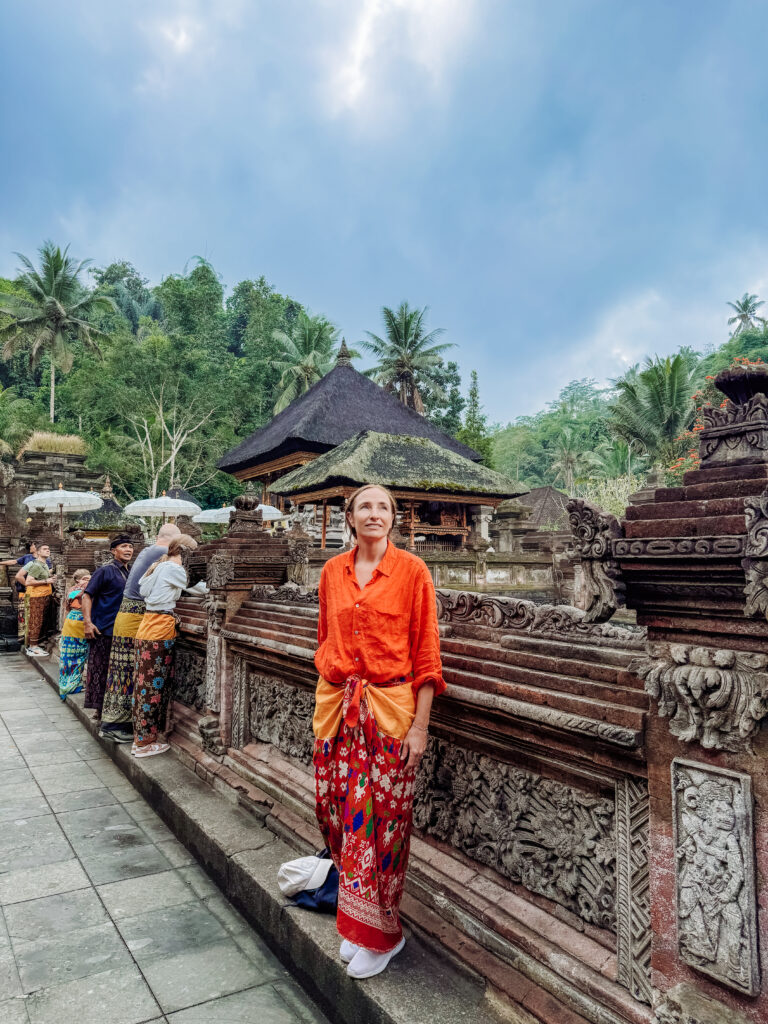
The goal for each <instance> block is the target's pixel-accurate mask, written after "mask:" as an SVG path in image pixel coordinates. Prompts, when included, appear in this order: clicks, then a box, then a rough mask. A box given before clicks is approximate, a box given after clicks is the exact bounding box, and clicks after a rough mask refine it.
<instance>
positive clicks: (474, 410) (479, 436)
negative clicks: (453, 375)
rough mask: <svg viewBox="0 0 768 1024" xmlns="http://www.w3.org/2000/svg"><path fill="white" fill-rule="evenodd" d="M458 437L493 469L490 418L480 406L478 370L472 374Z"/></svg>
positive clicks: (485, 464) (484, 463)
mask: <svg viewBox="0 0 768 1024" xmlns="http://www.w3.org/2000/svg"><path fill="white" fill-rule="evenodd" d="M456 437H457V438H458V440H459V441H461V442H462V443H463V444H466V445H469V447H470V448H474V450H475V451H476V452H477V453H478V454H479V455H482V457H483V459H482V461H483V465H484V466H488V467H489V468H491V466H492V461H493V438H492V437H491V432H490V430H489V429H488V417H487V416H486V414H485V413H484V412H483V407H482V405H481V404H480V388H479V386H478V383H477V370H473V371H472V373H471V383H470V385H469V396H468V398H467V412H466V415H465V417H464V426H463V427H462V428H461V430H459V432H458V433H457V435H456Z"/></svg>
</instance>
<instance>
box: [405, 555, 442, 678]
mask: <svg viewBox="0 0 768 1024" xmlns="http://www.w3.org/2000/svg"><path fill="white" fill-rule="evenodd" d="M410 645H411V664H412V665H413V689H414V692H416V691H418V689H419V687H421V686H423V685H424V683H433V684H434V687H435V696H437V695H438V694H439V693H442V692H443V690H444V689H445V688H446V683H445V680H444V679H443V665H442V662H441V660H440V633H439V630H438V628H437V601H436V599H435V586H434V584H433V582H432V577H431V576H430V575H429V569H427V567H426V565H425V566H424V568H423V570H421V571H420V572H419V573H418V575H417V577H416V579H415V581H414V593H413V604H412V606H411V626H410Z"/></svg>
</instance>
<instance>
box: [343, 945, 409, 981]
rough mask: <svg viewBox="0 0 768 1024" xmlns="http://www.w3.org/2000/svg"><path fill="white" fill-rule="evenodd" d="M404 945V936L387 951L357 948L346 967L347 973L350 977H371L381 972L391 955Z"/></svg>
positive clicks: (387, 964) (395, 953) (395, 954)
mask: <svg viewBox="0 0 768 1024" xmlns="http://www.w3.org/2000/svg"><path fill="white" fill-rule="evenodd" d="M404 945H405V938H404V937H403V938H402V939H400V941H399V942H398V944H397V945H396V946H395V948H394V949H390V951H389V952H388V953H374V952H373V950H372V949H364V948H363V947H362V946H361V947H360V948H359V949H358V951H357V952H356V953H355V955H354V956H353V957H352V960H351V961H350V963H349V966H348V967H347V974H348V975H349V976H350V978H358V979H359V978H373V977H374V976H375V975H377V974H381V972H382V971H384V970H386V968H387V967H388V966H389V961H390V960H391V959H392V957H393V956H397V954H398V953H399V952H400V950H401V949H402V948H403V946H404Z"/></svg>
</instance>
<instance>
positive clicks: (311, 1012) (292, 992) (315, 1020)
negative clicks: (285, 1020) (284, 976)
mask: <svg viewBox="0 0 768 1024" xmlns="http://www.w3.org/2000/svg"><path fill="white" fill-rule="evenodd" d="M272 987H273V988H274V989H275V991H276V992H278V993H279V994H280V996H281V997H282V998H283V999H284V1000H285V1002H286V1003H287V1004H288V1006H290V1008H291V1010H292V1011H293V1013H295V1014H296V1016H297V1017H298V1019H299V1020H300V1021H302V1022H303V1024H328V1018H327V1017H326V1016H325V1014H324V1013H321V1012H320V1011H319V1010H318V1008H317V1007H316V1006H315V1004H314V1003H313V1002H312V1000H311V999H310V998H309V996H308V995H307V994H306V992H304V991H303V990H302V989H300V988H299V986H298V985H296V984H295V983H294V982H293V981H278V982H276V983H274V984H273V986H272Z"/></svg>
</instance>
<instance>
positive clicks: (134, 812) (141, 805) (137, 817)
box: [123, 791, 162, 821]
mask: <svg viewBox="0 0 768 1024" xmlns="http://www.w3.org/2000/svg"><path fill="white" fill-rule="evenodd" d="M123 807H124V808H125V809H126V811H128V813H129V814H130V816H131V817H132V818H133V820H134V821H146V820H147V819H151V820H154V819H155V818H156V819H157V820H158V821H162V818H161V817H160V815H159V814H156V813H155V812H154V811H153V810H152V808H151V807H150V806H149V804H148V803H147V801H146V800H144V799H143V797H140V796H139V795H138V794H137V793H136V792H135V791H134V799H133V800H123Z"/></svg>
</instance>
